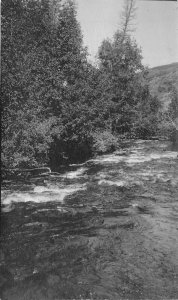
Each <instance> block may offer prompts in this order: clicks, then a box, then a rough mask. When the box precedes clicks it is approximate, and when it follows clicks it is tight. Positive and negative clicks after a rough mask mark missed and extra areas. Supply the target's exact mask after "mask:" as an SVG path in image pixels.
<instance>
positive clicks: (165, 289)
mask: <svg viewBox="0 0 178 300" xmlns="http://www.w3.org/2000/svg"><path fill="white" fill-rule="evenodd" d="M167 146H168V145H167V143H166V142H160V141H137V142H134V143H132V145H127V147H125V148H124V150H121V151H117V152H115V153H113V154H110V155H105V156H100V157H98V158H96V159H93V160H90V161H88V162H86V163H85V164H83V165H76V166H75V165H73V166H71V167H70V169H71V170H69V171H68V172H66V173H63V174H62V173H61V174H60V175H58V176H57V175H56V176H55V175H51V176H50V177H48V178H39V179H38V180H37V179H30V180H29V181H28V182H6V183H5V184H4V186H3V188H2V230H1V245H2V250H1V253H0V259H1V261H0V262H1V267H0V269H1V272H0V282H1V288H2V291H1V297H0V298H1V299H8V300H11V299H12V300H22V299H23V300H34V299H35V300H52V299H55V300H57V299H178V158H177V153H176V152H171V151H168V150H167V149H168V148H167Z"/></svg>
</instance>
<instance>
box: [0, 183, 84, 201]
mask: <svg viewBox="0 0 178 300" xmlns="http://www.w3.org/2000/svg"><path fill="white" fill-rule="evenodd" d="M85 189H86V185H85V184H75V185H74V184H73V185H68V186H65V187H63V188H57V187H55V188H54V187H51V188H50V187H49V188H46V187H44V186H36V187H35V188H34V191H33V192H31V193H29V192H13V193H11V194H8V195H6V196H5V197H4V199H2V204H3V205H10V204H12V203H17V202H35V203H41V202H49V201H57V202H63V200H64V198H65V197H66V196H68V195H71V194H73V193H75V192H77V191H81V190H85Z"/></svg>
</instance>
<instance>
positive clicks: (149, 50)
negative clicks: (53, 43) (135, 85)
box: [76, 0, 178, 67]
mask: <svg viewBox="0 0 178 300" xmlns="http://www.w3.org/2000/svg"><path fill="white" fill-rule="evenodd" d="M123 1H124V0H76V3H77V18H78V20H79V22H80V25H81V29H82V33H83V39H84V45H85V46H87V47H88V52H89V54H90V60H91V61H93V62H94V60H95V56H96V54H97V50H98V47H99V46H100V45H101V42H102V41H103V39H105V38H112V37H113V35H114V32H115V31H116V30H117V28H118V26H119V24H120V16H121V12H122V9H123ZM136 8H137V9H136V17H135V20H134V23H135V25H134V28H135V31H134V32H133V33H132V34H133V36H134V38H135V39H136V41H137V44H138V46H139V47H141V49H142V55H143V63H144V64H145V65H147V66H148V67H155V66H159V65H165V64H170V63H173V62H178V2H177V1H174V2H173V1H146V0H136Z"/></svg>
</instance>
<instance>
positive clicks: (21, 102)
mask: <svg viewBox="0 0 178 300" xmlns="http://www.w3.org/2000/svg"><path fill="white" fill-rule="evenodd" d="M141 60H142V57H141V51H140V49H139V48H138V46H137V44H136V42H135V41H134V40H132V39H131V37H130V36H129V35H128V34H126V32H124V35H123V32H122V31H117V32H116V34H115V36H114V38H113V40H112V41H110V40H105V41H103V43H102V45H101V47H100V48H99V51H98V61H99V64H98V67H94V66H92V65H91V64H90V63H89V62H88V61H87V49H86V48H85V47H84V46H83V41H82V34H81V29H80V25H79V23H78V22H77V18H76V7H75V5H74V3H73V2H72V1H70V0H69V1H65V2H64V1H62V0H39V1H36V0H4V1H3V2H2V92H1V96H2V97H1V98H2V163H3V166H4V167H6V168H14V167H26V166H27V167H29V166H30V167H33V166H39V165H45V164H50V165H51V166H52V167H53V168H55V167H56V166H59V165H60V164H61V163H64V162H65V161H77V160H79V159H80V160H84V159H86V158H87V157H89V156H91V155H93V154H94V153H95V152H102V151H107V150H109V149H113V147H115V145H116V142H117V140H118V138H123V137H128V138H130V137H131V138H133V137H139V138H147V137H150V136H152V135H154V134H156V128H157V112H158V106H159V103H158V101H157V99H154V98H152V97H151V95H150V93H149V90H148V86H147V84H146V80H145V77H146V69H145V68H144V66H143V65H142V63H141Z"/></svg>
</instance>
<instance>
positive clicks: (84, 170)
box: [61, 167, 87, 179]
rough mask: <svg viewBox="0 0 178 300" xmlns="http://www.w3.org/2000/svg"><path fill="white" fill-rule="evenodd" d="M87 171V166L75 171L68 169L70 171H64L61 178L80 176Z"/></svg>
mask: <svg viewBox="0 0 178 300" xmlns="http://www.w3.org/2000/svg"><path fill="white" fill-rule="evenodd" d="M86 171H87V168H83V167H82V168H79V169H77V170H76V171H70V172H66V173H65V174H63V175H62V176H61V177H63V178H69V179H74V178H78V177H80V176H83V174H84V173H85V172H86Z"/></svg>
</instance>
